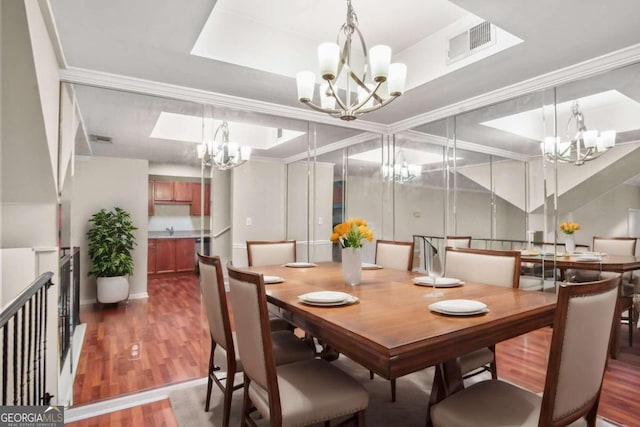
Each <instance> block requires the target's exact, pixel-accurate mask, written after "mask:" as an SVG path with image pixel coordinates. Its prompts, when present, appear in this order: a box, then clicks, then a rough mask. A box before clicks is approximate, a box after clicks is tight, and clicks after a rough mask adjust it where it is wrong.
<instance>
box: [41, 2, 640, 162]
mask: <svg viewBox="0 0 640 427" xmlns="http://www.w3.org/2000/svg"><path fill="white" fill-rule="evenodd" d="M345 3H346V2H345V1H344V0H324V1H322V2H318V1H313V0H269V1H264V0H262V1H261V0H233V1H231V0H219V1H218V2H217V3H216V1H215V0H190V1H189V2H188V3H185V2H184V1H181V0H166V1H162V2H157V1H154V0H136V1H133V2H132V1H129V0H111V1H109V2H89V1H85V2H74V1H70V0H50V5H51V10H52V12H53V17H54V20H55V25H56V27H57V31H58V33H59V38H60V41H61V45H62V50H63V53H64V56H65V59H66V62H67V66H68V68H69V69H83V70H91V71H95V72H101V73H111V74H115V75H121V76H130V77H134V78H138V79H144V80H147V81H152V82H158V83H166V84H171V85H177V86H183V87H187V88H192V89H197V90H200V91H203V93H219V94H225V95H229V96H234V97H240V98H244V99H248V100H256V101H259V102H268V103H270V104H274V105H281V106H283V107H284V108H290V107H296V108H300V109H303V108H305V107H304V106H301V105H300V104H299V102H298V101H297V99H296V89H295V81H294V79H293V78H291V77H288V76H283V75H279V74H277V73H273V72H266V71H260V70H257V69H255V68H250V67H245V66H240V65H236V64H232V63H228V62H225V61H220V60H213V59H209V58H204V57H201V56H196V55H192V54H191V52H192V49H193V47H194V44H195V43H196V41H197V39H198V36H199V35H200V32H201V30H202V28H203V27H204V26H205V24H206V22H207V20H208V19H209V16H210V15H211V16H215V15H216V14H215V12H216V9H217V11H218V12H220V13H221V15H220V16H235V17H236V19H238V20H239V21H236V22H245V23H246V22H250V23H254V25H253V28H251V26H249V29H248V30H246V31H250V30H252V29H253V30H254V31H256V30H257V31H258V34H259V35H260V36H263V35H264V36H265V37H264V38H268V37H267V35H269V34H272V32H266V31H264V32H263V31H260V30H261V29H264V28H266V27H269V28H270V30H278V31H279V32H280V33H284V34H289V35H290V40H291V43H275V44H274V47H275V48H276V53H271V54H270V58H271V59H272V60H275V61H276V62H277V61H288V58H289V57H291V56H295V54H294V53H292V51H290V50H289V47H290V46H289V45H290V44H292V45H293V44H295V43H296V40H303V39H304V40H309V41H311V42H313V44H316V43H317V42H316V40H326V39H332V38H333V37H335V35H336V33H337V30H338V28H339V26H340V25H341V23H342V22H343V21H344V15H345V12H344V9H345ZM353 5H354V8H355V10H356V12H357V14H358V18H359V21H360V25H361V29H362V32H363V34H364V37H365V39H366V40H367V43H368V44H369V46H371V45H374V44H377V43H385V44H390V45H391V46H392V47H393V48H394V51H396V52H402V51H403V50H404V51H408V52H411V53H412V54H413V51H411V48H412V46H416V43H418V42H420V41H421V40H424V39H425V38H426V37H429V35H430V34H433V33H434V32H436V31H438V30H441V29H442V28H445V27H446V26H447V25H449V24H451V22H454V21H456V20H458V19H460V18H461V17H464V16H465V15H466V14H467V13H471V14H473V15H475V16H476V17H479V18H481V19H485V20H488V21H490V22H492V23H493V24H495V25H497V26H498V27H500V28H502V29H504V30H506V31H508V32H509V33H511V34H513V35H514V36H516V37H518V38H520V39H522V40H523V42H522V43H520V44H518V45H516V46H513V47H511V48H509V49H506V50H504V51H502V52H500V53H497V54H495V55H492V56H490V57H487V58H484V59H482V60H480V61H478V62H475V63H473V64H470V65H467V66H465V67H463V68H460V69H458V70H455V71H453V72H450V73H448V74H446V75H443V76H441V77H438V78H435V79H433V80H431V81H428V82H426V83H424V84H421V85H419V86H417V87H415V88H413V89H411V90H409V91H408V92H407V93H405V94H404V95H403V96H402V97H401V98H400V99H398V100H396V101H395V102H394V103H393V104H391V105H389V106H388V107H385V108H383V109H382V110H380V111H378V112H374V113H371V114H368V115H367V116H365V118H363V120H367V121H370V122H374V123H380V124H394V123H397V122H400V121H406V120H408V119H411V118H413V117H419V116H421V115H423V114H425V113H428V112H430V111H433V110H436V109H438V108H442V107H444V106H447V105H451V104H454V103H456V102H459V101H462V100H465V99H468V98H471V97H473V96H476V95H480V94H483V93H487V92H489V91H493V90H496V89H499V88H501V87H505V86H508V85H511V84H515V83H517V82H521V81H523V80H527V79H530V78H533V77H536V76H539V75H542V74H545V73H549V72H552V71H554V70H558V69H561V68H564V67H568V66H571V65H573V64H576V63H579V62H581V61H585V60H588V59H591V58H594V57H598V56H601V55H604V54H606V53H608V52H612V51H616V50H619V49H623V48H625V47H628V46H632V45H636V44H639V43H640V31H638V24H637V18H638V17H639V16H640V2H639V1H637V0H618V1H616V2H615V3H612V2H602V1H600V0H564V1H562V2H557V1H554V0H540V1H536V2H534V1H530V0H510V1H508V2H505V1H501V0H454V1H453V2H447V1H445V0H437V1H430V2H424V1H423V0H422V1H420V0H396V1H394V2H388V1H382V0H375V1H374V0H367V1H364V0H353ZM212 11H213V12H214V13H213V14H211V12H212ZM226 43H227V45H228V46H229V47H232V48H236V50H237V52H235V53H236V54H237V55H238V56H242V55H245V56H248V57H253V56H256V55H260V54H261V51H260V50H259V49H256V48H255V46H253V47H252V46H242V45H241V44H239V43H237V40H236V39H235V38H234V37H233V36H231V35H230V36H229V37H228V39H227V40H226ZM232 50H233V49H232ZM310 55H311V56H312V59H311V60H307V61H310V62H311V63H309V64H308V66H307V68H308V69H315V67H316V63H315V58H313V57H314V56H315V53H314V52H311V53H310ZM295 59H296V61H300V58H295ZM303 62H304V61H303ZM410 73H411V69H410V70H409V74H410ZM611 88H612V87H604V88H603V90H608V89H611ZM94 90H97V89H94ZM90 92H91V90H90V89H86V90H84V91H83V95H84V96H81V97H80V99H79V104H80V108H81V111H82V112H83V115H84V116H85V119H86V121H87V130H88V132H89V133H95V134H105V133H106V134H109V133H110V134H111V135H112V136H114V140H115V139H116V138H117V137H118V136H119V138H120V139H121V140H122V141H125V140H126V141H128V142H129V143H131V144H133V143H134V142H136V141H137V142H140V143H141V144H146V143H148V141H145V139H149V138H148V136H149V134H150V129H149V133H146V131H141V130H136V131H133V130H132V129H129V134H127V133H126V132H127V130H126V129H125V128H124V127H123V126H122V124H123V123H129V124H130V125H131V122H132V121H133V120H134V118H135V119H136V120H139V121H140V122H143V123H144V124H145V126H146V127H148V126H151V127H152V126H153V123H155V120H157V115H158V114H159V113H160V112H161V111H167V112H169V111H172V112H176V113H180V112H181V111H180V110H181V109H185V110H195V113H194V114H202V108H201V107H200V109H198V107H197V106H193V105H191V106H185V105H182V104H186V103H177V104H181V105H180V106H179V107H176V106H175V105H174V106H173V107H172V106H166V105H165V106H163V108H160V107H158V106H154V107H153V108H150V109H148V110H147V111H144V109H145V108H147V107H149V104H154V105H155V104H162V103H164V104H174V103H172V102H170V101H169V100H157V101H150V100H146V101H145V102H137V103H133V104H131V103H130V101H131V96H132V95H125V94H119V95H117V96H116V95H114V94H111V95H110V96H108V97H107V100H103V99H102V98H101V97H97V96H96V95H95V93H94V94H91V93H90ZM105 93H106V91H102V92H100V94H101V95H104V94H105ZM625 95H627V96H630V95H629V94H628V93H625ZM635 99H637V98H635ZM123 102H125V103H126V102H129V104H128V105H122V103H123ZM107 105H108V106H109V107H110V108H109V109H105V108H104V107H105V106H107ZM136 106H137V107H138V108H135V107H136ZM156 107H158V108H156ZM165 107H166V108H165ZM176 110H177V111H176ZM516 111H518V110H516ZM514 112H515V111H514ZM216 113H217V114H216V117H217V118H221V116H227V118H228V119H229V120H231V119H232V118H233V119H236V120H238V119H239V120H246V121H247V122H253V121H254V120H256V121H263V122H270V121H281V122H282V123H281V124H282V127H285V128H288V129H296V128H302V129H299V130H302V131H306V130H307V129H306V123H305V122H304V121H301V120H288V119H286V118H276V117H272V116H264V115H259V114H255V113H243V112H240V111H234V110H229V109H225V108H218V107H217V108H216ZM511 113H513V112H511ZM91 116H93V117H91ZM147 116H148V117H147ZM493 118H497V117H493ZM486 120H488V119H487V118H484V121H486ZM463 121H464V120H463ZM285 122H286V123H285ZM291 122H292V123H291ZM476 123H479V121H478V122H476ZM107 124H110V126H107ZM341 125H343V123H339V122H336V126H335V127H334V126H328V125H318V126H319V128H320V129H321V132H320V134H321V135H322V142H321V144H323V145H324V144H331V143H335V142H339V141H341V140H343V139H345V138H349V137H354V136H355V135H357V134H358V133H359V132H358V131H356V130H350V129H347V128H342V127H339V126H341ZM146 127H145V129H146ZM427 128H428V126H422V127H418V129H420V130H426V129H427ZM132 132H135V137H134V134H133V133H132ZM495 132H498V131H495ZM486 135H487V134H486V132H485V133H483V132H479V133H478V134H477V140H478V142H479V143H486V144H487V145H489V144H494V142H493V141H498V143H497V144H498V145H499V140H500V138H497V139H495V138H483V136H486ZM469 136H470V137H471V139H473V137H474V136H475V134H473V135H469ZM502 137H503V138H505V136H504V135H503V136H502ZM303 139H304V140H305V141H306V138H300V139H298V140H294V141H292V142H290V143H287V144H282V145H280V146H277V147H275V148H274V149H273V151H272V150H265V152H263V153H258V154H259V155H265V156H269V157H280V158H287V157H290V156H294V155H296V154H299V153H302V152H304V150H305V149H306V143H303V141H302V140H303ZM483 139H486V141H485V142H480V141H481V140H483ZM161 142H162V143H163V144H165V145H166V146H167V148H166V149H167V150H170V147H171V146H172V145H171V144H170V143H169V141H161ZM470 142H476V141H470ZM173 144H174V145H175V144H176V143H175V141H174V142H173ZM114 145H116V144H114ZM178 145H180V144H178ZM508 145H509V144H506V143H505V148H514V147H507V146H508ZM188 147H189V149H191V150H193V149H194V148H193V144H192V143H191V144H189V146H188ZM107 148H108V147H103V148H101V150H102V149H104V150H107ZM126 150H128V151H129V152H136V155H139V154H140V153H139V152H142V151H143V149H142V148H139V147H138V148H131V147H128V148H127V149H126ZM516 151H517V150H516ZM156 153H157V154H158V155H159V156H160V154H162V155H164V156H165V157H168V158H170V157H171V156H170V153H168V152H167V153H165V152H164V151H162V150H156ZM183 156H184V158H187V157H190V155H189V156H188V155H186V154H183ZM178 157H179V156H178ZM152 160H154V161H160V159H159V158H158V159H152Z"/></svg>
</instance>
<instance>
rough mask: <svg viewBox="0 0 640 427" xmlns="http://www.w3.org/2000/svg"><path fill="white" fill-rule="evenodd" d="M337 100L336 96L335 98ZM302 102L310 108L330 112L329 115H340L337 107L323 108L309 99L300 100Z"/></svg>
mask: <svg viewBox="0 0 640 427" xmlns="http://www.w3.org/2000/svg"><path fill="white" fill-rule="evenodd" d="M336 100H337V98H336ZM302 102H304V103H305V104H306V105H307V106H309V107H310V108H312V109H314V110H316V111H320V112H321V113H327V114H331V115H335V116H336V117H340V112H341V111H340V110H338V109H329V108H323V107H321V106H319V105H316V104H314V103H313V102H311V101H302Z"/></svg>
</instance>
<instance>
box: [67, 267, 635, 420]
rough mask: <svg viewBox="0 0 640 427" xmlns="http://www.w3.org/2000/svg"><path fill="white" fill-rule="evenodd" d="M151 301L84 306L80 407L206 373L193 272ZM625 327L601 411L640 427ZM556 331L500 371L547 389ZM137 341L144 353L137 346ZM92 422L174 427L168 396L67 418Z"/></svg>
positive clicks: (501, 362) (507, 355)
mask: <svg viewBox="0 0 640 427" xmlns="http://www.w3.org/2000/svg"><path fill="white" fill-rule="evenodd" d="M148 288H149V289H148V292H149V300H148V301H147V300H134V301H130V302H129V303H128V304H126V305H122V304H121V305H120V306H106V307H104V309H101V308H97V307H84V309H83V311H82V313H81V316H82V317H81V319H82V321H83V322H86V323H87V334H86V337H85V347H84V348H83V351H82V354H81V359H80V365H79V367H78V375H77V378H76V383H75V386H74V399H75V404H81V403H88V402H95V401H98V400H102V399H106V398H110V397H114V396H116V395H122V394H128V393H135V392H138V391H142V390H146V389H150V388H154V387H158V386H162V385H167V384H172V383H176V382H180V381H185V380H188V379H194V378H199V377H204V376H206V366H207V361H208V355H209V347H208V346H209V338H208V329H207V326H206V317H205V314H204V311H203V308H202V307H201V304H200V296H199V287H198V281H197V278H196V277H195V276H193V275H188V276H179V277H172V278H154V279H150V280H149V287H148ZM627 331H628V329H627V326H626V325H622V326H621V330H620V336H621V337H622V338H623V341H624V342H622V343H621V346H620V356H619V358H618V360H610V361H609V365H608V367H607V372H606V375H605V379H604V383H603V391H602V398H601V402H600V408H599V411H598V413H599V415H601V416H603V417H605V418H607V419H608V420H610V421H613V422H615V423H618V424H621V425H624V426H630V427H631V426H640V421H638V420H640V399H638V398H637V390H640V330H639V329H635V328H634V346H633V347H631V348H630V347H629V346H628V344H627V342H626V337H627ZM550 342H551V329H550V328H545V329H541V330H538V331H534V332H532V333H529V334H526V335H523V336H520V337H517V338H514V339H511V340H509V341H505V342H503V343H500V344H498V345H497V358H498V370H499V375H500V377H501V378H505V379H507V380H509V381H512V382H514V383H516V384H518V385H521V386H523V387H525V388H528V389H530V390H533V391H535V392H540V391H542V389H543V388H544V378H545V374H546V364H547V357H548V354H549V345H550ZM135 344H139V345H140V351H139V354H134V352H135V350H134V349H133V345H135ZM68 425H69V426H72V427H87V426H129V425H145V426H170V427H173V426H176V422H175V418H174V416H173V412H172V410H171V406H170V404H169V401H168V400H162V401H158V402H154V403H151V404H147V405H141V406H137V407H134V408H130V409H126V410H122V411H118V412H114V413H111V414H106V415H101V416H98V417H94V418H89V419H85V420H82V421H77V422H74V423H69V424H68Z"/></svg>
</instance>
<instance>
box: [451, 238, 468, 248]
mask: <svg viewBox="0 0 640 427" xmlns="http://www.w3.org/2000/svg"><path fill="white" fill-rule="evenodd" d="M446 246H450V247H452V248H470V247H471V236H447V237H446V240H445V247H446Z"/></svg>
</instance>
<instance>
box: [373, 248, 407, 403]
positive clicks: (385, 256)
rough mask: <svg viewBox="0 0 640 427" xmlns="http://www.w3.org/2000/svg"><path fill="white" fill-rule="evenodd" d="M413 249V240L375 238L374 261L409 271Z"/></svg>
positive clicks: (393, 382) (393, 391) (393, 394)
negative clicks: (401, 240)
mask: <svg viewBox="0 0 640 427" xmlns="http://www.w3.org/2000/svg"><path fill="white" fill-rule="evenodd" d="M413 251H414V242H413V241H411V242H400V241H395V240H377V241H376V258H375V263H376V264H377V265H379V266H380V267H382V268H392V269H395V270H407V271H411V269H412V268H413ZM373 376H374V373H373V371H369V378H371V379H373ZM391 401H392V402H395V401H396V380H391Z"/></svg>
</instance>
